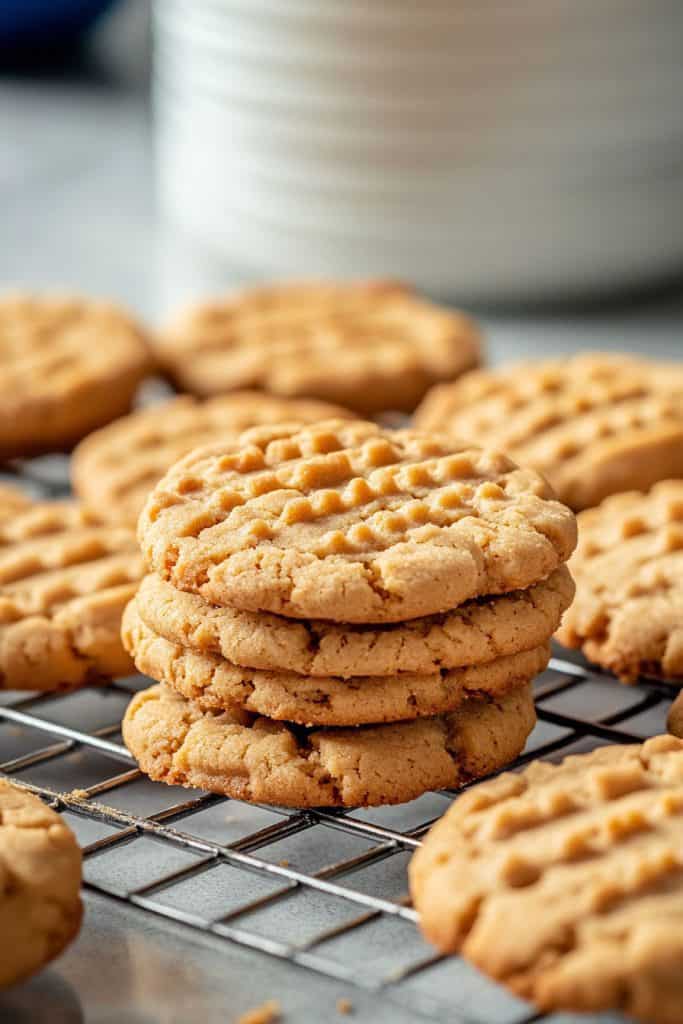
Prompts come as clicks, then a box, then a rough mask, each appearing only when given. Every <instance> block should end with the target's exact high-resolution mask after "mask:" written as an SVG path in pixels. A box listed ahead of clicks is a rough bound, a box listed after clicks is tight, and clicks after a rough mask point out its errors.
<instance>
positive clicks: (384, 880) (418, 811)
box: [0, 480, 672, 1024]
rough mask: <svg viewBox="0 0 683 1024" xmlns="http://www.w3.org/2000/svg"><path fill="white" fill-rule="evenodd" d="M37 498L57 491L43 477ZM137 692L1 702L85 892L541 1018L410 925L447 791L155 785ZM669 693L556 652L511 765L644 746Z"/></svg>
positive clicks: (314, 959)
mask: <svg viewBox="0 0 683 1024" xmlns="http://www.w3.org/2000/svg"><path fill="white" fill-rule="evenodd" d="M41 489H42V490H43V491H46V490H47V491H49V492H52V493H56V492H62V491H63V483H60V482H59V481H54V480H52V481H50V483H49V484H46V483H45V481H44V480H41ZM147 683H148V681H147V680H145V679H144V678H143V677H133V678H132V679H129V680H123V681H118V682H116V683H114V684H112V685H111V686H108V687H106V688H91V689H89V690H85V691H76V692H75V693H70V694H64V695H55V694H44V695H43V694H41V695H37V696H36V695H29V696H26V695H19V694H9V695H7V696H6V699H5V701H4V703H3V704H2V705H1V706H0V758H2V760H1V761H0V771H1V772H3V773H4V774H6V775H10V776H13V777H14V779H15V780H16V781H17V782H19V783H20V784H22V785H24V786H26V787H27V788H29V789H31V790H32V791H33V792H35V793H37V794H38V795H40V796H41V797H42V798H43V799H44V800H46V801H47V802H48V803H49V804H50V805H51V806H53V807H54V808H55V809H56V810H58V811H60V812H62V813H64V814H65V816H66V818H67V820H68V821H69V823H70V824H71V825H72V826H73V827H74V829H75V831H76V833H77V835H78V836H79V839H80V840H81V843H82V846H83V854H84V865H85V868H84V873H85V879H86V881H85V887H86V889H87V890H91V891H95V892H98V893H101V894H104V895H106V896H108V897H109V898H112V899H116V900H119V901H123V902H125V903H127V904H129V905H132V906H134V907H137V908H141V909H142V910H143V911H146V912H149V913H153V914H155V915H160V916H162V917H166V918H170V919H172V920H174V921H177V922H182V923H184V924H186V925H188V926H190V927H191V928H194V929H199V930H200V931H202V932H204V933H208V934H210V935H212V936H214V937H216V938H218V939H222V940H228V941H232V942H237V943H239V944H241V945H243V946H247V947H251V948H253V949H255V950H258V951H259V952H262V953H267V954H270V955H272V956H275V957H279V958H281V959H284V960H287V961H289V962H291V963H293V964H297V965H298V966H300V967H303V968H306V969H309V970H314V971H318V972H320V973H322V974H325V975H328V976H330V977H333V978H336V979H338V980H342V981H345V982H348V983H349V984H353V985H356V986H360V987H362V988H365V989H367V990H369V991H374V992H377V993H382V997H383V998H384V999H385V1000H386V999H395V1000H397V1001H399V1000H400V1003H401V1005H402V1006H404V1007H405V1006H406V1005H408V1006H410V1007H412V1008H413V1009H414V1011H415V1013H416V1014H419V1016H420V1017H421V1018H422V1019H426V1020H444V1021H445V1020H448V1021H450V1022H456V1024H457V1022H463V1024H465V1022H467V1024H469V1022H483V1021H486V1022H488V1024H492V1022H495V1024H524V1022H530V1021H532V1020H533V1021H536V1020H540V1019H542V1018H539V1017H538V1016H536V1015H532V1014H530V1013H529V1008H528V1006H526V1005H525V1004H523V1003H521V1002H519V1001H518V1000H516V999H514V998H512V997H510V996H508V995H507V994H506V993H504V992H503V991H502V990H501V989H498V988H497V987H496V986H493V985H491V984H490V983H488V982H487V981H486V980H485V979H483V978H482V977H481V976H479V975H478V974H477V973H476V972H474V971H473V970H471V969H470V968H469V967H467V966H466V965H465V964H464V963H463V962H462V961H460V960H457V959H450V960H449V962H448V964H447V965H444V964H443V963H442V958H441V957H439V956H438V955H436V954H434V952H433V951H431V950H430V949H429V948H428V947H427V946H426V945H425V944H424V943H423V942H422V940H421V938H420V937H419V934H418V932H417V930H416V929H415V927H414V926H415V922H416V915H415V912H414V910H413V909H412V907H411V906H410V905H409V903H408V898H407V894H406V878H405V868H406V865H407V862H408V860H409V858H410V855H411V854H412V852H413V851H414V849H415V848H416V847H417V846H418V845H419V842H420V838H421V837H422V836H423V835H424V834H425V832H426V831H427V830H428V828H429V826H430V825H431V823H432V822H433V821H434V820H435V819H436V818H438V817H439V816H440V814H441V813H443V811H444V810H445V809H446V807H447V806H448V803H449V802H450V800H451V799H452V798H453V795H454V794H453V793H451V792H443V793H439V794H429V795H426V796H425V797H422V798H420V800H417V801H414V802H413V803H412V804H407V805H403V806H402V807H400V808H380V809H375V810H370V811H351V812H347V811H337V810H314V811H289V810H285V809H273V808H265V807H258V806H257V807H253V806H250V805H245V804H240V803H239V802H237V801H232V800H227V799H225V798H222V797H217V796H215V795H211V794H204V793H199V792H197V793H193V792H192V791H188V790H179V789H177V788H174V787H165V786H159V785H155V784H154V783H151V782H149V780H147V779H144V778H143V776H142V775H141V773H140V772H139V771H138V770H137V768H135V767H134V761H133V759H132V757H131V756H130V754H129V753H128V751H127V750H126V749H125V747H123V746H122V744H121V742H120V717H121V712H122V710H123V708H124V707H125V704H126V702H127V700H128V698H129V697H130V695H131V694H132V693H133V692H134V691H135V690H136V689H138V688H139V687H140V686H144V685H147ZM671 695H672V692H671V690H670V689H669V688H667V687H666V686H665V685H664V684H661V683H657V682H649V681H643V682H642V683H641V684H639V685H638V686H636V687H622V686H618V685H616V684H615V683H614V681H613V680H610V679H608V678H607V677H606V676H602V675H599V674H597V673H595V672H593V671H591V670H590V669H588V668H587V667H586V666H585V665H583V664H579V663H575V662H574V661H568V660H566V658H565V657H558V658H555V659H554V660H553V661H552V662H551V666H550V668H549V669H548V671H547V672H545V673H544V674H543V675H542V676H541V677H540V678H539V680H538V681H537V684H536V697H537V711H538V718H539V724H538V726H537V728H536V730H535V731H534V733H533V734H532V737H531V739H530V743H529V744H528V746H527V750H526V752H525V753H524V754H523V755H522V756H521V757H520V758H518V759H517V761H516V762H515V763H514V765H513V768H516V767H519V766H521V765H523V764H525V763H527V762H528V761H530V760H532V759H534V758H547V759H558V758H561V757H563V756H565V755H566V753H568V752H577V751H580V750H585V749H590V748H591V747H593V746H596V745H599V744H603V743H623V742H639V741H641V740H642V739H643V738H644V737H645V736H647V735H652V734H655V733H657V732H659V731H662V730H663V728H664V720H665V715H666V711H667V709H668V704H669V701H670V698H671ZM98 723H104V724H98ZM8 752H11V753H12V755H13V756H10V757H7V756H3V754H6V753H8ZM66 769H68V770H66ZM474 784H475V785H476V783H474ZM66 789H68V791H66V792H65V791H64V790H66ZM226 811H227V814H226ZM444 968H445V969H444Z"/></svg>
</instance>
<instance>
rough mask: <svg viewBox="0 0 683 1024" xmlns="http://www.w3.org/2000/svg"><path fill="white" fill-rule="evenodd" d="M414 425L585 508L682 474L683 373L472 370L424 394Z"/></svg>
mask: <svg viewBox="0 0 683 1024" xmlns="http://www.w3.org/2000/svg"><path fill="white" fill-rule="evenodd" d="M415 425H416V427H417V428H418V429H420V430H439V431H444V432H448V433H449V434H450V435H451V436H453V437H456V438H459V439H462V440H470V441H473V442H475V443H477V444H482V445H486V446H492V447H496V448H500V449H501V450H503V451H506V452H508V453H509V454H510V455H511V456H512V458H514V459H515V460H517V461H519V462H520V463H522V464H523V465H529V466H534V467H535V468H536V469H537V470H539V471H540V472H541V473H543V474H544V476H546V477H547V479H548V480H549V481H550V483H551V484H552V486H553V488H554V489H555V491H556V492H557V494H558V497H559V498H560V500H561V501H564V502H566V504H568V505H569V506H570V507H572V508H574V509H577V510H578V509H583V508H589V507H591V506H593V505H597V504H598V503H599V502H600V501H602V500H603V498H605V497H607V496H608V495H610V494H615V493H618V492H620V491H627V490H631V489H634V488H637V489H639V490H645V489H647V488H648V487H650V486H651V485H652V484H654V483H657V482H658V481H659V480H664V479H667V478H668V477H679V476H683V366H681V364H671V365H668V364H664V363H655V362H649V361H647V360H645V359H639V358H636V357H635V356H630V355H625V354H624V355H609V354H605V353H599V352H596V353H580V354H578V355H574V356H567V357H566V358H563V359H552V360H546V361H538V362H533V363H532V362H529V363H522V364H519V365H513V366H510V367H503V368H502V369H499V370H481V371H476V372H474V373H469V374H467V375H465V376H464V377H463V378H461V380H458V381H456V382H454V383H452V384H444V385H441V386H438V387H436V388H434V390H433V391H432V392H430V394H429V395H427V397H426V398H425V400H424V402H423V403H422V405H421V406H420V408H419V409H418V410H417V412H416V415H415Z"/></svg>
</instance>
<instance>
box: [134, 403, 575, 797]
mask: <svg viewBox="0 0 683 1024" xmlns="http://www.w3.org/2000/svg"><path fill="white" fill-rule="evenodd" d="M139 538H140V541H141V544H142V550H143V557H144V559H145V562H146V566H147V568H148V570H149V575H148V576H147V577H146V578H145V579H144V581H143V583H142V586H141V588H140V590H139V592H138V594H137V596H136V598H135V599H134V600H133V601H132V602H131V603H130V605H129V606H128V608H127V610H126V613H125V615H124V624H123V639H124V644H125V646H126V648H127V649H128V650H129V651H130V653H131V654H132V656H133V658H134V660H135V662H136V665H137V667H138V668H139V669H140V671H142V672H144V673H145V674H147V675H150V676H152V677H153V678H154V679H156V680H158V682H159V684H160V685H158V686H154V687H152V688H151V689H149V690H146V691H144V692H141V693H139V694H138V695H136V697H135V698H134V699H133V701H132V703H131V705H130V707H129V708H128V711H127V713H126V716H125V720H124V726H123V732H124V738H125V741H126V743H127V745H128V747H129V749H130V750H131V752H132V753H133V754H134V755H135V757H136V758H137V759H138V761H139V764H140V767H141V768H142V770H143V771H145V772H146V773H147V774H149V775H150V776H151V777H152V778H155V779H159V780H163V781H165V782H168V783H171V784H182V785H188V786H197V787H200V788H203V789H207V790H211V791H214V792H218V793H223V794H226V795H228V796H234V797H237V798H240V799H245V800H252V801H258V802H266V803H274V804H281V805H287V806H297V807H305V806H322V805H328V806H357V805H374V804H383V803H395V802H400V801H404V800H409V799H412V798H415V797H417V796H419V795H420V794H422V793H423V792H425V791H427V790H429V789H435V788H444V787H453V786H458V785H461V784H463V783H464V782H466V781H468V780H470V779H472V778H477V777H480V776H482V775H486V774H488V773H489V772H491V771H494V770H496V769H498V768H500V767H502V766H503V765H505V764H507V763H508V762H509V761H510V760H512V759H513V758H514V757H516V756H517V754H519V752H520V751H521V750H522V749H523V747H524V744H525V742H526V738H527V736H528V734H529V732H530V730H531V729H532V727H533V725H534V721H535V714H534V705H533V698H532V693H531V681H532V679H533V678H534V676H535V675H536V674H537V673H538V672H539V671H541V670H542V669H543V668H544V667H545V665H546V664H547V661H548V657H549V638H550V636H551V635H552V634H553V632H554V631H555V629H556V628H557V626H558V624H559V622H560V619H561V616H562V613H563V611H564V610H565V608H566V607H567V606H568V604H569V603H570V601H571V598H572V596H573V583H572V581H571V577H570V576H569V573H568V571H567V569H566V567H565V566H564V564H563V563H564V562H565V560H566V559H567V558H568V557H569V555H570V554H571V551H572V549H573V547H574V543H575V539H576V526H575V520H574V516H573V515H572V513H571V512H570V511H569V510H568V509H567V508H566V507H565V506H563V505H561V504H560V503H559V502H557V501H556V500H554V496H553V494H552V491H551V490H550V488H549V487H548V485H547V484H546V483H545V482H544V481H543V479H542V478H541V477H540V476H539V475H538V474H537V473H535V472H534V471H527V470H522V469H519V468H517V467H516V466H515V465H514V463H512V462H511V461H510V460H509V459H507V458H506V457H505V456H503V455H501V454H499V453H496V452H491V451H482V450H480V449H476V448H470V447H463V446H462V445H458V444H457V443H454V442H449V441H447V440H444V439H443V438H439V437H436V436H430V435H426V434H418V433H414V432H412V431H409V430H400V431H389V430H382V429H380V428H379V427H377V426H376V425H374V424H371V423H365V422H360V421H348V420H346V421H345V420H331V421H326V422H323V423H319V424H316V425H311V426H292V425H291V424H280V425H269V426H262V427H256V428H253V429H251V430H247V431H245V432H244V433H243V434H242V435H241V436H240V438H239V439H238V440H237V441H235V442H234V443H229V442H227V443H223V444H220V445H213V446H210V447H206V448H200V449H198V450H196V451H194V452H192V453H190V454H189V455H187V456H186V457H184V458H183V459H181V461H180V462H178V463H176V465H175V466H173V467H172V468H171V469H170V470H169V471H168V472H167V474H166V476H165V477H164V478H163V479H162V480H161V481H160V482H159V484H158V485H157V486H156V488H155V489H154V491H153V492H152V494H151V495H150V497H149V499H148V501H147V504H146V506H145V508H144V510H143V512H142V515H141V517H140V522H139Z"/></svg>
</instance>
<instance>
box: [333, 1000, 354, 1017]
mask: <svg viewBox="0 0 683 1024" xmlns="http://www.w3.org/2000/svg"><path fill="white" fill-rule="evenodd" d="M337 1013H342V1014H344V1016H346V1015H347V1014H349V1013H353V1003H352V1002H351V1000H350V999H344V998H342V999H338V1000H337Z"/></svg>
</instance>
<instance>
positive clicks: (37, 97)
mask: <svg viewBox="0 0 683 1024" xmlns="http://www.w3.org/2000/svg"><path fill="white" fill-rule="evenodd" d="M145 34H146V31H145V10H144V5H143V4H137V3H134V4H131V5H128V9H127V10H122V11H121V12H119V13H118V14H117V15H116V16H115V18H114V19H113V21H112V23H111V24H110V25H109V26H108V27H107V26H105V27H104V30H103V34H102V35H101V37H100V38H99V39H98V40H97V41H96V47H95V52H94V55H93V56H92V57H90V58H89V59H88V60H87V61H86V62H85V63H84V65H83V66H82V67H80V68H79V69H78V70H76V71H70V72H69V73H66V74H60V75H50V76H44V77H41V78H40V79H31V78H26V77H22V78H18V77H2V78H1V79H0V195H1V197H2V204H1V211H2V212H1V213H0V223H1V224H2V245H1V246H0V284H1V285H2V286H3V287H6V286H10V285H20V286H51V287H52V286H61V287H66V288H73V289H78V290H82V291H85V292H92V293H99V294H102V295H107V296H111V297H113V298H116V299H119V300H122V301H123V302H125V303H128V304H130V305H131V306H132V307H133V308H135V309H136V310H138V311H139V313H140V314H141V315H143V316H145V317H147V318H150V319H151V320H152V321H157V320H158V319H160V318H163V317H164V316H165V315H166V314H167V312H168V311H169V310H170V309H172V308H173V307H174V306H175V305H177V304H178V303H179V302H180V301H182V300H184V299H185V298H187V297H188V296H189V295H194V294H200V293H202V292H205V291H208V290H212V289H215V288H217V287H226V286H229V285H230V284H232V283H234V282H235V281H236V280H237V275H235V274H231V273H230V272H228V270H226V269H225V268H222V267H220V266H216V265H215V264H214V263H213V261H212V259H211V257H210V256H209V255H208V254H206V253H202V252H199V251H198V250H197V249H196V247H194V246H193V245H191V244H190V243H188V242H187V241H186V240H183V239H179V238H177V237H175V236H173V234H172V233H170V232H168V231H166V230H165V229H164V228H163V226H162V225H159V224H158V223H157V217H156V214H155V204H154V175H153V154H152V146H151V142H150V139H151V132H150V117H151V115H150V111H149V104H148V100H147V92H146V73H145V63H146V41H145ZM520 258H521V259H523V258H524V257H523V253H520ZM482 316H483V320H484V323H485V326H486V328H487V333H488V337H489V349H490V353H491V356H492V358H493V359H495V360H501V359H504V358H511V357H513V356H517V355H522V354H525V355H530V354H533V355H539V354H545V353H550V352H558V351H564V350H571V349H573V348H577V347H581V346H583V347H604V348H620V347H623V348H627V349H631V350H635V351H642V352H648V353H660V354H662V355H667V356H669V357H676V356H680V355H681V354H683V288H681V289H678V290H676V289H670V290H669V291H668V292H666V293H663V294H660V295H658V296H650V297H648V298H642V299H640V300H638V301H636V300H632V301H630V302H628V303H621V304H619V303H612V304H610V305H608V306H605V307H601V308H595V307H594V308H592V309H591V310H584V311H579V312H577V311H574V312H569V311H566V310H554V311H550V310H546V311H544V312H543V313H537V314H535V315H532V314H531V313H522V312H519V311H518V312H517V313H514V314H512V313H507V314H505V313H503V312H501V311H496V312H495V313H493V312H490V311H489V312H487V311H483V312H482ZM87 903H88V905H87V915H86V920H85V926H84V930H83V932H82V934H81V937H80V938H79V940H78V942H77V943H76V945H75V946H74V947H73V948H72V949H71V950H69V952H68V953H67V954H66V955H65V956H64V957H63V958H62V959H61V960H60V961H59V962H58V964H57V965H55V966H54V967H53V968H52V969H51V970H49V971H48V972H46V973H45V974H43V975H42V976H41V977H39V978H38V979H35V980H34V981H32V982H31V983H30V984H28V985H25V986H21V987H19V988H17V989H15V990H13V991H12V992H10V993H6V994H4V995H1V996H0V1019H2V1021H3V1024H28V1022H29V1021H30V1022H31V1024H42V1022H47V1021H50V1024H77V1022H87V1024H114V1022H121V1021H126V1022H128V1024H176V1022H178V1024H180V1022H185V1021H190V1020H192V1021H195V1020H196V1021H201V1022H202V1024H212V1022H217V1024H218V1022H221V1024H223V1022H226V1024H227V1022H229V1021H230V1020H232V1019H233V1018H234V1017H236V1016H237V1014H238V1013H240V1012H242V1011H244V1010H246V1009H247V1008H249V1007H251V1006H253V1005H255V1004H257V1003H259V1002H261V1001H262V1000H263V999H265V998H270V997H272V996H276V997H279V998H281V999H282V1002H283V1006H284V1008H285V1010H286V1017H285V1020H287V1021H290V1020H291V1021H297V1022H306V1021H311V1022H312V1021H320V1020H323V1019H328V1018H331V1019H334V1018H335V1013H334V1005H335V1001H336V999H337V998H338V997H340V996H348V997H350V998H351V999H352V1002H353V1004H354V1007H355V1014H354V1016H353V1017H352V1018H350V1019H352V1020H354V1021H368V1022H373V1024H381V1022H383V1021H387V1022H389V1021H391V1022H392V1024H402V1022H404V1021H405V1022H408V1021H411V1020H415V1019H417V1018H416V1017H415V1014H414V1013H413V1012H412V1011H410V1010H408V1009H405V1008H403V1007H402V1006H401V1005H400V1003H396V1002H392V1003H388V1002H387V1001H386V1000H385V999H384V997H380V998H378V997H375V996H372V995H371V994H368V993H363V992H361V991H360V990H358V991H356V990H355V989H353V987H350V986H349V985H346V984H345V985H342V984H340V983H337V982H334V981H330V980H327V979H325V978H323V977H319V976H316V975H314V974H312V973H310V972H304V971H302V970H300V969H298V968H296V967H293V966H290V965H288V964H286V963H283V962H279V961H277V960H275V959H272V958H269V957H265V956H263V955H262V954H258V953H254V952H250V951H248V950H245V949H243V948H241V947H238V946H234V945H230V944H228V943H221V942H218V941H216V940H213V939H210V938H207V939H204V938H202V937H201V936H199V935H198V934H197V933H196V932H191V931H189V930H188V929H185V928H183V927H180V926H176V925H171V924H168V923H165V922H160V921H159V920H158V919H155V918H152V917H150V916H149V915H145V914H143V913H142V912H140V911H136V910H133V909H130V908H127V907H126V906H124V905H123V904H120V903H116V902H115V901H112V900H107V901H105V900H104V899H103V898H101V897H98V896H90V897H88V901H87ZM562 1019H563V1020H564V1021H568V1020H569V1018H562ZM603 1019H606V1018H603ZM554 1020H555V1024H560V1020H561V1019H560V1018H559V1017H558V1018H554Z"/></svg>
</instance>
